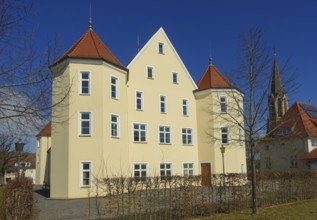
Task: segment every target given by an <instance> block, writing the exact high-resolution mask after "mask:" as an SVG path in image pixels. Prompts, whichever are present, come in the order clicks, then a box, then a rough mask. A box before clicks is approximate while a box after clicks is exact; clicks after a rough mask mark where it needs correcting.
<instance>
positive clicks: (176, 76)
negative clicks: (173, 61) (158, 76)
mask: <svg viewBox="0 0 317 220" xmlns="http://www.w3.org/2000/svg"><path fill="white" fill-rule="evenodd" d="M174 76H175V78H174ZM174 79H176V81H175V80H174ZM172 83H174V84H178V73H177V72H172Z"/></svg>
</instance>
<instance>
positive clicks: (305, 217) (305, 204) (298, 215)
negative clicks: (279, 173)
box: [203, 199, 317, 220]
mask: <svg viewBox="0 0 317 220" xmlns="http://www.w3.org/2000/svg"><path fill="white" fill-rule="evenodd" d="M215 219H217V220H224V219H226V220H227V219H228V220H230V219H242V220H248V219H257V220H258V219H261V220H269V219H272V220H273V219H274V220H282V219H285V220H295V219H296V220H297V219H300V220H310V219H311V220H316V219H317V199H312V200H304V201H299V202H294V203H288V204H281V205H276V206H271V207H266V208H259V209H258V214H256V215H251V210H250V209H249V210H245V211H242V212H237V213H230V214H217V215H214V216H212V217H209V218H204V219H203V220H215Z"/></svg>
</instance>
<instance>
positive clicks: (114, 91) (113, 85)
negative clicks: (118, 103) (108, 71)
mask: <svg viewBox="0 0 317 220" xmlns="http://www.w3.org/2000/svg"><path fill="white" fill-rule="evenodd" d="M111 98H113V99H117V98H118V78H116V77H114V76H111Z"/></svg>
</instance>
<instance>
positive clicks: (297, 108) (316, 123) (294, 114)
mask: <svg viewBox="0 0 317 220" xmlns="http://www.w3.org/2000/svg"><path fill="white" fill-rule="evenodd" d="M302 104H304V105H308V106H311V107H314V105H312V104H307V103H300V102H295V103H294V104H293V105H292V106H291V107H290V108H289V109H288V111H287V112H286V113H285V114H284V115H283V117H282V118H281V119H280V120H279V121H278V122H277V124H276V125H275V126H274V127H273V129H272V134H274V133H275V132H278V131H281V130H283V129H291V133H290V135H292V136H304V137H317V118H312V117H310V116H309V114H307V111H306V110H305V109H303V107H302ZM316 113H317V112H316Z"/></svg>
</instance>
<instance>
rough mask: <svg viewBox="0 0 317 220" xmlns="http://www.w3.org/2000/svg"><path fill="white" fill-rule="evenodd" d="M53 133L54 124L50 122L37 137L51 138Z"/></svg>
mask: <svg viewBox="0 0 317 220" xmlns="http://www.w3.org/2000/svg"><path fill="white" fill-rule="evenodd" d="M51 132H52V123H51V122H49V123H48V124H47V125H46V126H45V127H44V128H43V129H42V130H41V131H40V132H39V133H38V134H37V135H36V137H50V136H51Z"/></svg>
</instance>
